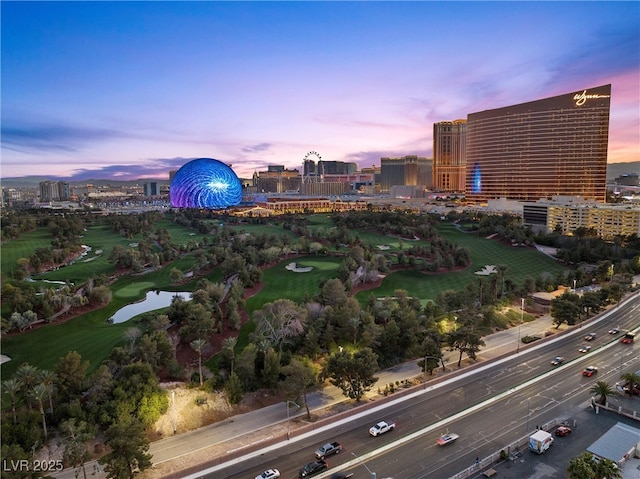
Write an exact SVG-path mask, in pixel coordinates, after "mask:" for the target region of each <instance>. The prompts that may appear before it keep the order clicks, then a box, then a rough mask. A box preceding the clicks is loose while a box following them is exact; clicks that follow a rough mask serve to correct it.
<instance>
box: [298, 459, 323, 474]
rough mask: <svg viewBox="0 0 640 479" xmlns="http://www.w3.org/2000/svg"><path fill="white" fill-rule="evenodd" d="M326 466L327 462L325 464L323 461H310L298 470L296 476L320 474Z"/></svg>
mask: <svg viewBox="0 0 640 479" xmlns="http://www.w3.org/2000/svg"><path fill="white" fill-rule="evenodd" d="M328 468H329V464H327V463H326V462H325V461H314V462H310V463H309V464H307V465H306V466H304V467H303V468H302V469H300V470H299V471H298V477H301V478H302V477H311V476H315V475H316V474H320V473H321V472H322V471H324V470H325V469H328Z"/></svg>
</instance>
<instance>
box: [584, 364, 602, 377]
mask: <svg viewBox="0 0 640 479" xmlns="http://www.w3.org/2000/svg"><path fill="white" fill-rule="evenodd" d="M597 372H598V368H597V367H595V366H587V367H586V368H584V371H582V375H583V376H587V377H588V378H590V377H591V376H593V375H594V374H596V373H597Z"/></svg>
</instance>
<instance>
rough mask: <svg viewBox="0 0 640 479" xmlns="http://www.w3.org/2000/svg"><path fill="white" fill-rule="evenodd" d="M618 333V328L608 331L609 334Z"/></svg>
mask: <svg viewBox="0 0 640 479" xmlns="http://www.w3.org/2000/svg"><path fill="white" fill-rule="evenodd" d="M619 332H620V329H619V328H611V329H610V330H609V334H618V333H619Z"/></svg>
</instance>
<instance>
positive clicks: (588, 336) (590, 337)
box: [584, 333, 596, 341]
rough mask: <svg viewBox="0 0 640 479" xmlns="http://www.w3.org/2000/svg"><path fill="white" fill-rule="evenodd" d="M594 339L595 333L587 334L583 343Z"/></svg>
mask: <svg viewBox="0 0 640 479" xmlns="http://www.w3.org/2000/svg"><path fill="white" fill-rule="evenodd" d="M594 339H596V333H589V334H587V335H586V336H585V337H584V340H585V341H593V340H594Z"/></svg>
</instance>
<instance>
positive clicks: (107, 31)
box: [0, 1, 640, 179]
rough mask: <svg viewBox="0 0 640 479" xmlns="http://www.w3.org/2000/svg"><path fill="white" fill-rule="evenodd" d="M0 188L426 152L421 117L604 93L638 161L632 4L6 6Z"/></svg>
mask: <svg viewBox="0 0 640 479" xmlns="http://www.w3.org/2000/svg"><path fill="white" fill-rule="evenodd" d="M0 8H1V14H2V17H1V18H2V24H1V29H2V31H1V35H2V37H1V40H2V52H1V53H2V65H1V66H2V168H1V170H0V176H1V177H3V178H8V177H20V176H28V175H39V176H49V177H52V178H56V177H60V178H69V179H88V178H113V179H137V178H145V177H147V178H149V177H154V178H162V177H166V178H168V171H169V170H171V169H177V168H179V167H180V166H182V165H183V164H184V163H186V161H188V160H189V159H192V158H200V157H210V158H216V159H219V160H221V161H224V162H226V163H229V164H232V165H233V169H234V170H235V171H236V173H237V174H238V176H241V177H249V176H250V175H251V174H252V173H253V172H254V171H255V170H258V171H261V170H264V169H266V167H267V165H285V166H287V167H289V168H300V167H301V164H302V161H303V158H304V156H305V155H306V154H307V153H308V152H310V151H316V152H318V153H319V154H320V155H321V157H322V159H323V160H328V161H332V160H338V161H355V162H357V163H358V164H359V165H360V166H370V165H380V157H382V156H402V155H420V156H428V157H430V156H431V155H432V132H433V123H435V122H438V121H443V120H455V119H464V118H466V117H467V115H468V114H469V113H473V112H478V111H482V110H486V109H493V108H500V107H503V106H508V105H513V104H517V103H523V102H527V101H532V100H537V99H541V98H546V97H550V96H555V95H560V94H564V93H569V92H573V91H578V90H580V91H581V90H583V89H589V88H591V87H596V86H600V85H605V84H609V83H611V84H612V96H611V105H612V106H611V121H610V135H609V162H610V163H618V162H631V161H638V160H639V159H640V22H639V18H640V2H637V1H633V2H616V1H604V2H454V1H451V2H199V1H194V2H13V1H8V2H7V1H3V2H2V3H1V5H0Z"/></svg>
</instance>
